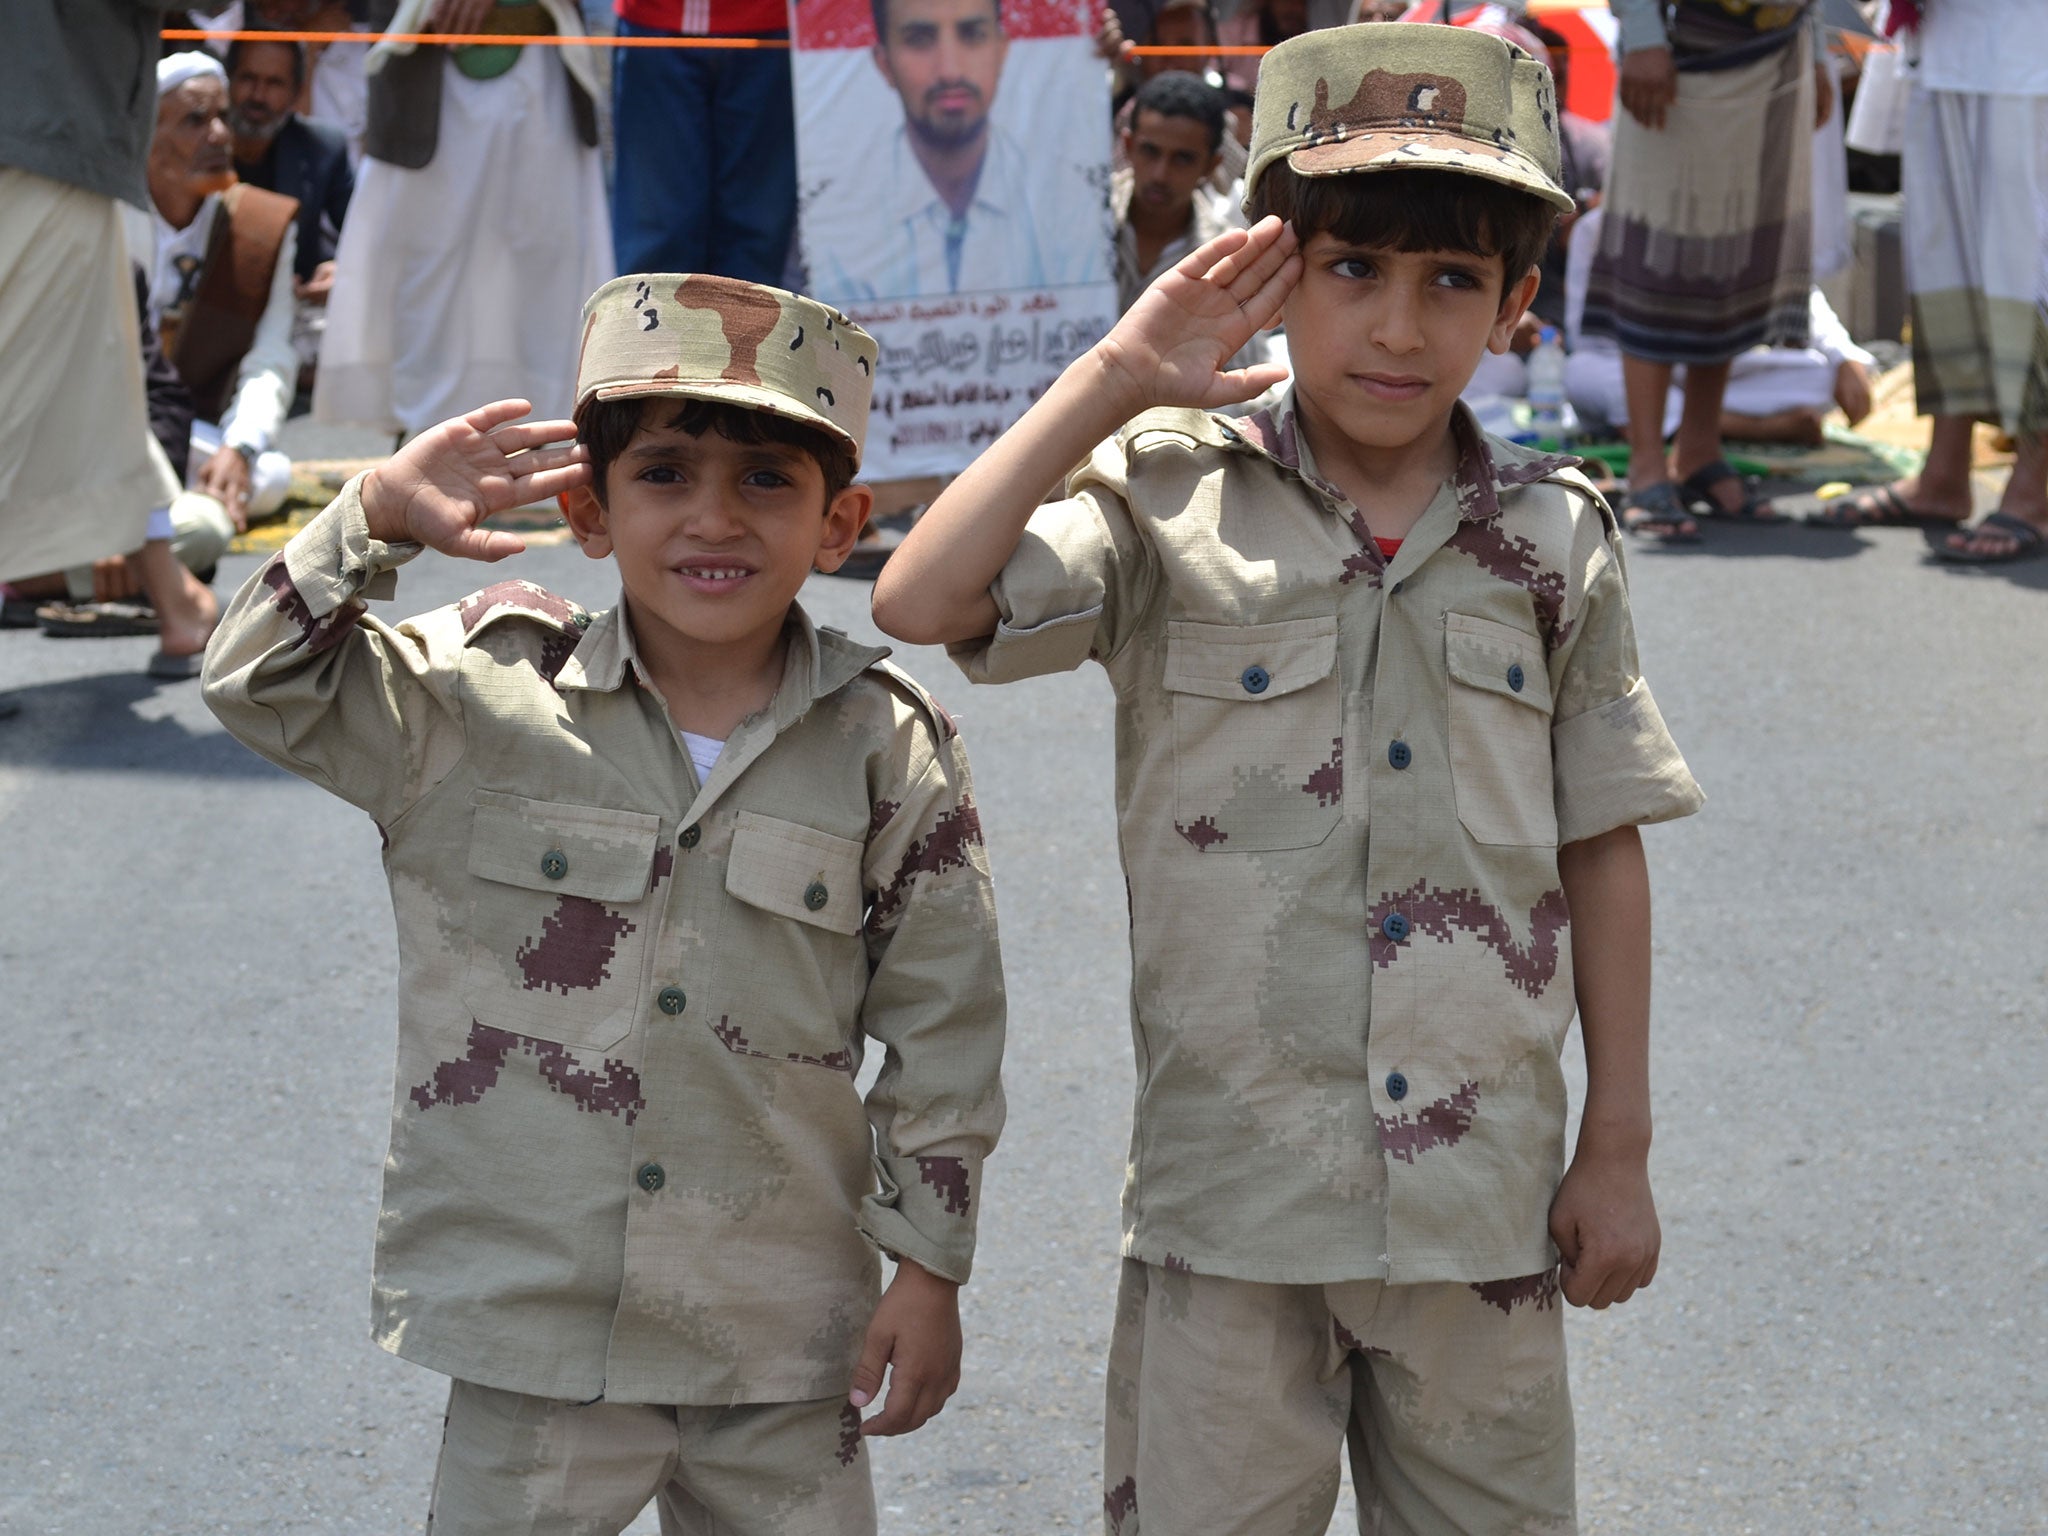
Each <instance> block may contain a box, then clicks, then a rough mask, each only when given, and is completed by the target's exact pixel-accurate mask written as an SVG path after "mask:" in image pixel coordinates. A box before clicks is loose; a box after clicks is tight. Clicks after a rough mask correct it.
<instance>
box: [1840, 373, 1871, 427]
mask: <svg viewBox="0 0 2048 1536" xmlns="http://www.w3.org/2000/svg"><path fill="white" fill-rule="evenodd" d="M1835 404H1837V405H1839V406H1840V407H1841V408H1842V414H1843V415H1844V416H1846V417H1848V418H1849V425H1850V426H1852V427H1853V426H1855V425H1856V423H1857V422H1859V421H1861V420H1862V419H1863V418H1864V417H1866V416H1868V415H1869V414H1870V370H1869V369H1868V368H1866V367H1864V366H1863V365H1862V364H1861V363H1859V362H1857V361H1856V359H1855V358H1853V357H1845V358H1843V359H1842V361H1841V363H1840V365H1839V366H1837V367H1836V369H1835Z"/></svg>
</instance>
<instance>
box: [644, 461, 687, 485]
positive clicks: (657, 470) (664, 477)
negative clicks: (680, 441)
mask: <svg viewBox="0 0 2048 1536" xmlns="http://www.w3.org/2000/svg"><path fill="white" fill-rule="evenodd" d="M640 478H641V479H642V480H645V481H646V482H647V483H648V484H649V485H675V484H678V483H680V481H681V480H682V478H683V472H682V471H681V470H679V469H677V468H676V467H675V465H673V464H650V465H648V466H647V467H646V468H645V469H643V470H641V471H640Z"/></svg>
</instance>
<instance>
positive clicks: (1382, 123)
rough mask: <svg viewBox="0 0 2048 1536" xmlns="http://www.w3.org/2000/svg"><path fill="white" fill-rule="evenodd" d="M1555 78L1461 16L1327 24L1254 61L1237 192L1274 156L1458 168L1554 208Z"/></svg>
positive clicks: (1568, 203)
mask: <svg viewBox="0 0 2048 1536" xmlns="http://www.w3.org/2000/svg"><path fill="white" fill-rule="evenodd" d="M1557 135H1558V130H1557V83H1556V82H1555V81H1554V80H1552V79H1551V77H1550V71H1549V70H1548V69H1546V68H1544V67H1543V65H1542V64H1541V63H1539V62H1538V61H1537V60H1536V59H1534V58H1532V57H1531V56H1530V55H1529V54H1528V53H1526V52H1525V51H1523V50H1522V49H1520V48H1517V47H1516V46H1515V45H1514V44H1513V43H1510V42H1507V41H1505V40H1503V39H1501V38H1498V37H1493V36H1491V35H1489V34H1487V33H1484V32H1474V31H1471V30H1469V29H1467V28H1464V27H1438V26H1374V27H1328V28H1325V29H1323V30H1321V31H1316V32H1304V33H1302V34H1301V35H1300V36H1298V37H1291V38H1289V39H1288V40H1287V41H1286V42H1284V43H1281V44H1279V45H1278V46H1277V47H1275V48H1274V49H1273V51H1272V52H1271V53H1268V54H1267V55H1266V56H1265V58H1264V59H1262V60H1261V61H1260V62H1259V89H1258V97H1257V100H1256V101H1255V102H1254V103H1253V106H1252V147H1251V157H1250V161H1249V164H1248V165H1247V167H1246V169H1245V178H1244V195H1245V203H1246V206H1247V207H1249V206H1250V204H1251V196H1252V190H1253V188H1255V187H1256V186H1257V185H1258V181H1259V177H1260V175H1261V174H1263V173H1264V171H1265V169H1266V167H1267V166H1269V165H1271V164H1272V163H1273V162H1274V161H1276V160H1278V159H1280V158H1282V157H1283V156H1284V157H1286V160H1287V163H1288V165H1290V166H1291V167H1293V168H1294V170H1296V171H1297V172H1299V173H1300V174H1301V175H1304V176H1334V175H1337V174H1339V173H1342V172H1346V171H1389V170H1438V171H1461V172H1463V173H1465V174H1467V175H1471V176H1484V177H1486V178H1487V179H1488V180H1490V181H1499V182H1505V183H1506V184H1507V185H1509V186H1511V187H1519V188H1521V189H1522V190H1524V191H1526V192H1531V193H1534V194H1535V195H1536V196H1538V197H1540V198H1542V199H1543V200H1544V201H1545V202H1547V203H1549V204H1550V205H1551V206H1552V207H1554V208H1556V209H1557V210H1558V211H1559V212H1560V213H1569V212H1571V210H1572V208H1573V203H1572V199H1571V195H1570V194H1569V193H1567V192H1566V191H1565V190H1564V189H1563V188H1562V187H1560V186H1559V185H1558V178H1559V176H1560V175H1561V174H1562V172H1561V171H1560V169H1559V165H1560V155H1559V150H1558V137H1557Z"/></svg>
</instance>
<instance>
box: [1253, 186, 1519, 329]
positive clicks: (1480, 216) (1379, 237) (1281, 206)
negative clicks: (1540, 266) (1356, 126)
mask: <svg viewBox="0 0 2048 1536" xmlns="http://www.w3.org/2000/svg"><path fill="white" fill-rule="evenodd" d="M1245 211H1246V213H1247V215H1248V216H1249V217H1250V218H1251V220H1252V222H1253V223H1257V222H1258V221H1259V220H1260V219H1262V218H1265V217H1266V216H1267V215H1268V214H1277V215H1278V216H1279V217H1281V218H1283V219H1286V220H1287V221H1288V222H1290V223H1291V224H1293V225H1294V233H1295V235H1296V236H1297V237H1298V238H1299V239H1300V241H1301V243H1302V244H1303V245H1307V244H1308V242H1309V240H1310V239H1311V238H1312V237H1313V236H1315V235H1320V234H1330V235H1334V236H1336V238H1337V239H1339V240H1342V241H1343V242H1344V243H1345V244H1347V245H1362V246H1367V247H1371V248H1373V249H1377V250H1383V251H1465V252H1468V253H1470V254H1471V255H1474V256H1499V257H1501V258H1502V259H1503V271H1504V273H1505V277H1504V279H1503V282H1502V286H1501V297H1502V298H1506V297H1507V290H1508V289H1509V288H1512V287H1513V286H1514V285H1515V284H1516V283H1518V282H1520V281H1521V280H1522V278H1523V276H1524V275H1525V274H1526V273H1527V272H1528V270H1529V269H1530V268H1531V267H1533V266H1535V265H1536V263H1537V262H1538V261H1540V260H1541V259H1542V257H1543V252H1544V249H1545V248H1546V247H1547V246H1548V245H1549V244H1550V232H1551V230H1552V229H1553V228H1555V227H1556V225H1557V210H1556V209H1554V208H1552V207H1551V206H1550V205H1549V204H1548V203H1546V202H1544V201H1543V199H1542V198H1540V197H1537V196H1536V195H1535V194H1534V193H1531V192H1522V191H1518V190H1517V189H1516V188H1514V187H1510V186H1505V185H1503V184H1502V183H1500V182H1497V181H1489V180H1487V179H1486V178H1485V177H1484V176H1468V175H1466V174H1465V173H1464V172H1462V171H1427V170H1420V169H1418V170H1413V171H1398V172H1391V171H1387V172H1380V171H1366V172H1353V173H1352V174H1350V175H1337V176H1301V175H1297V174H1296V173H1295V171H1294V169H1293V168H1292V167H1291V166H1289V165H1288V164H1287V162H1286V161H1284V160H1283V161H1280V162H1278V163H1276V164H1273V165H1269V166H1267V167H1266V170H1265V173H1264V174H1263V175H1261V176H1260V177H1259V185H1258V188H1257V190H1256V191H1255V192H1254V193H1253V194H1252V198H1251V206H1250V207H1249V208H1247V209H1246V210H1245Z"/></svg>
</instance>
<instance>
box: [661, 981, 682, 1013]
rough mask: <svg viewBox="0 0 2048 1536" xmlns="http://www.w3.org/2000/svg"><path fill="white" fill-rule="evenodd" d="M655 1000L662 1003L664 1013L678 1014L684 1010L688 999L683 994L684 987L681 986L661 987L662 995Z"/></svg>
mask: <svg viewBox="0 0 2048 1536" xmlns="http://www.w3.org/2000/svg"><path fill="white" fill-rule="evenodd" d="M655 1001H656V1002H657V1003H659V1004H660V1005H661V1011H662V1012H663V1013H667V1014H677V1013H681V1012H682V1011H683V1004H684V1003H685V1002H687V1001H688V999H687V998H685V997H684V996H683V989H682V988H681V987H663V988H662V989H661V996H659V997H657V998H656V999H655Z"/></svg>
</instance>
